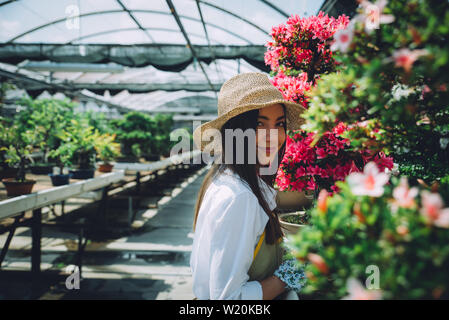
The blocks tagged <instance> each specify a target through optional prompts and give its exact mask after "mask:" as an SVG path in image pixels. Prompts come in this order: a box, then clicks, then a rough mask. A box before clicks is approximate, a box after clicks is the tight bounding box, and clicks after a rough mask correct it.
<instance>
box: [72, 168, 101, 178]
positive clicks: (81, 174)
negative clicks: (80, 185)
mask: <svg viewBox="0 0 449 320" xmlns="http://www.w3.org/2000/svg"><path fill="white" fill-rule="evenodd" d="M69 173H70V174H72V179H91V178H93V177H94V175H95V169H77V170H69Z"/></svg>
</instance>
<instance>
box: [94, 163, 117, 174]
mask: <svg viewBox="0 0 449 320" xmlns="http://www.w3.org/2000/svg"><path fill="white" fill-rule="evenodd" d="M113 167H114V165H113V164H109V163H102V164H100V165H99V166H98V171H100V172H111V171H112V168H113Z"/></svg>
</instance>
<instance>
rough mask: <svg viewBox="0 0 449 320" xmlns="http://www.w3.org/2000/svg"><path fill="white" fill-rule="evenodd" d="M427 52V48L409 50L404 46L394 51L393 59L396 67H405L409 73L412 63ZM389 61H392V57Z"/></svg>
mask: <svg viewBox="0 0 449 320" xmlns="http://www.w3.org/2000/svg"><path fill="white" fill-rule="evenodd" d="M426 54H427V50H425V49H416V50H409V49H408V48H402V49H399V50H396V51H395V52H393V58H392V59H393V60H394V62H395V66H396V67H400V68H404V70H405V72H407V73H409V72H410V71H411V69H412V65H413V64H414V63H415V61H416V60H417V59H418V58H419V57H421V56H423V55H426ZM387 61H391V58H390V59H388V58H387Z"/></svg>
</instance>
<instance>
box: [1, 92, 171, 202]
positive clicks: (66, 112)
mask: <svg viewBox="0 0 449 320" xmlns="http://www.w3.org/2000/svg"><path fill="white" fill-rule="evenodd" d="M20 104H21V105H22V107H21V109H20V111H19V112H18V113H17V115H16V116H15V117H14V118H13V119H6V118H1V119H0V131H1V133H0V167H1V169H0V179H3V182H4V184H5V186H6V188H7V191H8V195H10V196H14V195H20V194H25V193H30V192H31V190H32V187H33V185H34V183H35V181H30V180H27V179H26V175H25V173H26V171H27V170H28V169H29V170H31V172H32V173H35V174H48V175H50V177H51V179H52V183H53V185H62V184H67V183H69V179H70V178H73V179H87V178H92V177H93V176H94V173H95V167H96V165H97V160H100V161H101V162H102V163H98V164H99V168H98V169H99V171H100V172H110V171H111V170H112V164H111V162H113V161H114V160H117V159H119V157H120V156H122V155H123V156H125V158H122V159H125V160H126V159H127V160H129V161H139V158H140V156H142V155H144V156H145V157H146V159H147V160H160V155H161V154H162V155H169V153H170V146H171V145H172V144H173V143H174V142H171V141H170V138H169V137H170V130H171V128H172V125H173V120H172V117H171V116H166V115H156V116H154V117H151V116H149V115H146V114H143V113H140V112H130V113H129V114H127V115H125V117H124V118H123V119H119V120H114V121H108V120H107V119H105V118H104V117H102V116H101V115H96V114H92V113H84V114H75V113H74V112H73V106H74V104H73V103H71V102H69V101H67V100H58V99H24V100H22V101H21V102H20ZM129 150H131V151H132V152H135V153H134V154H132V155H133V157H131V159H130V158H129V157H128V158H126V156H129V154H127V152H128V151H129ZM142 150H145V153H143V152H141V151H142ZM122 151H125V152H122ZM36 152H41V154H42V156H41V159H42V160H41V161H38V162H36V161H35V160H34V158H33V157H31V155H32V154H36ZM55 167H58V168H59V172H57V173H56V172H53V168H55ZM64 168H66V170H64ZM67 171H68V172H67ZM15 187H19V189H18V190H17V191H11V190H10V189H11V188H15ZM22 187H23V189H22Z"/></svg>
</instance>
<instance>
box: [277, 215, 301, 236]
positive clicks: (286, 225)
mask: <svg viewBox="0 0 449 320" xmlns="http://www.w3.org/2000/svg"><path fill="white" fill-rule="evenodd" d="M304 214H305V211H296V212H288V213H281V214H280V215H279V222H280V223H281V228H282V231H284V234H285V235H294V234H297V233H298V231H299V230H300V229H301V228H303V227H304V226H305V224H296V223H290V222H287V221H284V220H283V219H284V218H285V217H287V216H291V215H304Z"/></svg>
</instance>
